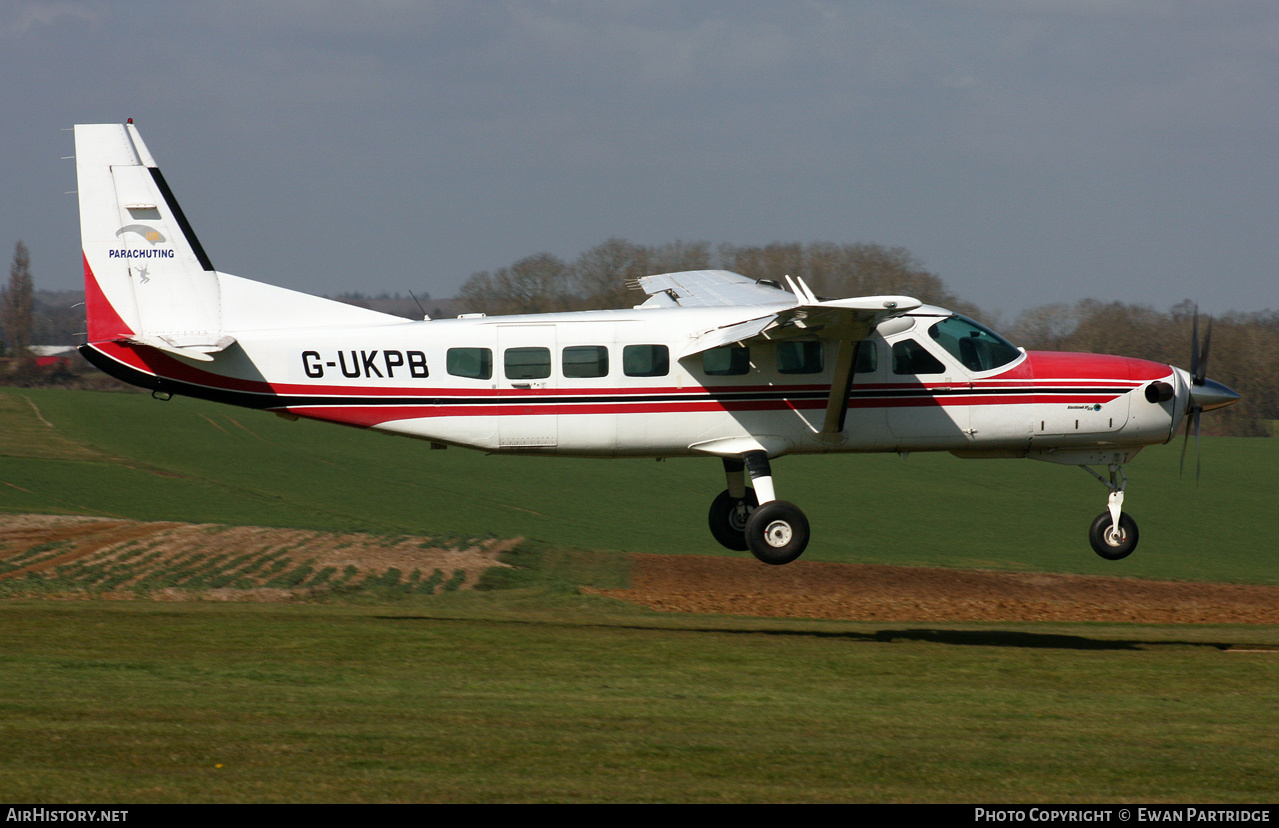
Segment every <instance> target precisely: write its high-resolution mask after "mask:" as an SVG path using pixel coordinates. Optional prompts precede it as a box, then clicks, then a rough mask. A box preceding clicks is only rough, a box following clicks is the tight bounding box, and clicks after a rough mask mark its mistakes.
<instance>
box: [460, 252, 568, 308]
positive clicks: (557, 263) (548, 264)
mask: <svg viewBox="0 0 1279 828" xmlns="http://www.w3.org/2000/svg"><path fill="white" fill-rule="evenodd" d="M570 289H571V286H570V284H569V266H568V265H567V264H565V263H564V262H563V261H562V260H561V259H559V258H558V257H557V256H554V255H552V254H550V253H537V254H535V255H533V256H528V257H526V258H523V259H520V260H519V261H518V262H516V263H515V264H513V265H511V266H510V267H502V268H498V269H497V270H496V271H493V272H492V273H490V272H488V271H482V272H480V273H475V274H473V275H472V276H471V277H470V278H469V279H467V280H466V282H465V283H464V284H463V285H462V288H461V290H459V291H458V294H457V302H458V305H459V306H460V307H462V308H465V310H466V311H468V312H472V313H475V312H479V313H488V314H495V315H496V314H510V313H547V312H550V311H560V310H566V309H568V308H569V307H571V306H572V305H573V304H574V302H573V297H572V294H571V292H570Z"/></svg>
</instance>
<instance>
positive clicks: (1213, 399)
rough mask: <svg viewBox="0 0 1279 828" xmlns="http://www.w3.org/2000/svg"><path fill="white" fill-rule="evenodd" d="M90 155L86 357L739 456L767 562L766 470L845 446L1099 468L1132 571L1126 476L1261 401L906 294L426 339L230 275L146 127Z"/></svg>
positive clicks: (263, 392) (728, 497) (79, 148)
mask: <svg viewBox="0 0 1279 828" xmlns="http://www.w3.org/2000/svg"><path fill="white" fill-rule="evenodd" d="M75 142H76V171H77V176H78V179H79V185H78V191H79V203H80V225H81V235H82V241H83V247H84V251H83V252H84V281H85V297H86V307H87V316H88V339H87V342H86V343H85V344H84V345H83V346H81V350H82V352H83V353H84V355H85V356H86V357H87V358H88V359H89V361H91V362H92V363H93V364H95V365H97V366H98V367H99V368H101V369H102V370H104V371H106V372H107V373H109V374H112V375H114V376H116V377H118V378H120V379H122V380H125V381H126V382H130V383H133V384H135V385H139V386H142V387H144V388H149V389H151V391H152V393H153V395H154V396H157V397H160V398H168V397H170V396H172V395H174V394H182V395H188V396H191V397H199V398H203V399H207V400H214V401H217V402H222V403H229V404H232V405H239V406H245V407H247V408H256V409H262V410H266V411H272V412H275V413H277V414H280V415H282V416H285V417H289V418H294V417H309V418H312V419H316V420H325V421H328V422H333V423H341V424H345V425H354V426H361V427H365V428H371V429H376V430H379V431H385V432H391V433H394V434H402V435H406V436H409V437H417V438H420V439H423V440H428V441H431V442H432V443H433V444H437V445H440V446H448V445H453V446H465V447H468V448H473V449H479V450H481V451H485V452H502V453H518V454H559V455H570V456H581V457H658V458H663V457H680V456H705V457H708V458H719V459H720V460H721V461H722V463H723V468H724V473H725V475H726V477H727V489H726V490H724V491H723V492H722V493H720V495H719V496H718V497H716V498H715V499H714V502H713V504H712V505H711V508H710V514H709V522H710V530H711V534H712V535H714V537H715V539H716V540H717V541H719V542H720V543H721V544H723V545H724V546H726V547H728V548H730V549H735V550H747V549H749V550H750V551H751V552H752V553H753V554H754V555H755V556H756V557H757V558H759V559H760V560H762V561H764V562H766V563H770V564H784V563H788V562H790V561H793V560H794V559H795V558H797V557H798V556H799V555H800V554H801V553H802V552H803V551H804V549H805V547H806V546H807V544H808V540H809V525H808V520H807V518H806V517H805V516H804V513H803V512H802V511H800V509H799V508H798V507H797V506H795V505H793V504H791V503H788V502H786V501H784V500H779V499H778V498H777V496H776V490H775V487H774V481H773V474H772V470H771V467H770V462H769V461H770V460H771V459H772V458H775V457H779V456H781V455H786V454H813V453H825V452H902V453H904V452H912V451H949V452H952V453H953V454H955V455H958V456H960V457H973V458H997V457H1009V458H1012V457H1020V458H1032V459H1037V460H1046V461H1051V462H1054V463H1064V464H1071V465H1078V466H1081V467H1083V468H1085V469H1087V470H1088V471H1089V472H1090V473H1092V474H1093V475H1094V476H1095V477H1096V478H1097V479H1098V480H1100V481H1101V482H1102V483H1103V484H1104V485H1105V486H1106V487H1107V489H1108V490H1109V495H1108V502H1107V508H1106V510H1105V511H1103V512H1102V513H1101V514H1100V515H1098V517H1097V519H1096V520H1095V521H1093V524H1092V526H1091V528H1090V530H1089V537H1090V540H1091V543H1092V546H1093V549H1094V550H1096V552H1097V553H1098V554H1099V555H1101V556H1102V557H1104V558H1109V559H1119V558H1123V557H1125V556H1127V555H1128V554H1129V553H1131V552H1132V550H1133V549H1134V548H1135V547H1136V545H1137V525H1136V523H1135V522H1134V521H1133V520H1132V518H1131V517H1130V516H1128V515H1127V514H1126V513H1124V512H1123V501H1124V489H1125V483H1126V478H1125V476H1124V471H1123V469H1124V464H1125V463H1127V462H1128V461H1129V460H1131V459H1132V458H1133V457H1134V456H1135V455H1136V454H1137V452H1139V451H1140V450H1141V449H1142V448H1143V447H1145V446H1148V445H1153V444H1156V443H1166V442H1168V441H1169V440H1171V439H1172V438H1173V436H1174V435H1175V433H1176V431H1177V429H1178V426H1179V424H1180V422H1181V421H1182V420H1183V418H1184V419H1186V420H1187V425H1186V428H1187V437H1188V436H1189V431H1190V425H1191V422H1192V421H1193V422H1194V425H1195V429H1196V432H1197V431H1198V420H1199V414H1200V413H1201V412H1202V411H1205V410H1208V409H1213V408H1219V407H1221V406H1225V405H1229V404H1230V403H1232V402H1234V401H1235V400H1237V399H1238V398H1239V397H1238V395H1237V394H1235V393H1234V392H1233V391H1231V390H1230V389H1229V388H1227V387H1225V386H1224V385H1221V384H1220V383H1216V382H1213V381H1212V380H1209V379H1207V378H1206V377H1205V375H1204V365H1205V363H1206V357H1207V351H1208V339H1210V336H1211V328H1209V336H1208V337H1205V342H1204V347H1203V351H1202V352H1200V349H1199V346H1198V333H1197V331H1196V334H1195V339H1196V344H1195V345H1194V346H1193V347H1192V351H1193V353H1192V355H1191V369H1190V371H1185V370H1182V369H1180V368H1174V367H1171V366H1168V365H1162V364H1158V363H1154V362H1149V361H1145V360H1140V359H1129V358H1125V357H1119V356H1103V355H1095V354H1076V353H1052V352H1038V351H1036V352H1026V351H1024V350H1022V349H1019V348H1016V347H1014V346H1013V345H1011V344H1010V343H1008V342H1007V341H1006V340H1005V339H1003V338H1002V337H1000V336H999V335H998V334H996V333H994V332H992V331H990V330H988V329H987V328H985V327H983V326H982V325H979V324H977V323H976V322H973V321H972V320H970V319H966V318H964V317H963V316H959V315H957V314H954V313H951V312H950V311H947V310H944V309H942V308H938V307H931V306H928V305H924V304H921V303H920V302H919V301H918V300H917V299H913V298H911V297H909V296H862V297H857V298H850V299H822V298H819V297H817V296H816V295H814V294H813V292H812V291H811V290H810V289H809V288H808V286H807V285H805V284H804V283H803V282H802V281H801V280H792V279H790V278H789V277H783V278H784V285H785V286H783V283H782V282H779V281H771V280H763V281H755V280H752V279H749V278H747V277H745V276H741V275H738V274H736V273H729V272H727V271H721V270H699V271H691V272H684V273H665V274H659V275H654V276H646V277H644V278H642V279H640V280H639V287H640V288H642V289H643V290H644V292H645V293H646V294H647V295H648V299H647V300H646V301H645V302H644V303H643V304H641V305H639V306H637V307H634V308H629V309H619V310H600V311H581V312H574V313H549V314H528V315H513V316H487V317H486V316H483V315H479V314H468V315H464V316H461V317H458V318H456V319H425V320H422V321H412V320H405V319H403V318H400V317H397V316H390V315H386V314H382V313H377V312H375V311H371V310H367V309H364V308H358V307H353V306H351V305H346V304H343V303H340V302H335V301H330V300H327V299H322V298H318V297H314V296H309V295H306V294H303V293H298V292H295V291H291V290H286V289H283V288H278V287H273V286H271V285H267V284H263V283H261V282H255V281H250V280H248V279H243V278H240V277H237V276H231V275H228V274H226V273H221V272H219V271H218V270H216V269H215V268H214V266H213V264H212V262H211V261H210V258H209V256H208V254H207V253H206V252H205V250H204V248H203V247H202V246H201V245H200V242H199V241H198V240H197V238H196V236H195V233H194V232H192V229H191V226H190V225H189V224H188V222H187V219H186V217H185V216H184V215H183V213H182V210H181V208H180V207H179V206H178V203H177V201H176V200H175V199H174V197H173V193H172V192H171V191H170V189H169V186H168V185H167V184H166V183H165V179H164V177H163V176H162V175H161V174H160V170H159V168H158V167H157V166H156V163H155V161H154V160H153V158H152V157H151V154H150V152H148V151H147V148H146V145H144V144H143V142H142V138H141V137H140V136H139V134H138V130H137V128H136V127H135V126H134V124H133V123H132V121H130V122H129V123H126V124H94V125H80V126H77V127H76V128H75ZM779 275H780V274H779ZM1196 327H1197V325H1196ZM1183 451H1184V448H1183ZM1099 469H1100V471H1099ZM748 482H749V485H748Z"/></svg>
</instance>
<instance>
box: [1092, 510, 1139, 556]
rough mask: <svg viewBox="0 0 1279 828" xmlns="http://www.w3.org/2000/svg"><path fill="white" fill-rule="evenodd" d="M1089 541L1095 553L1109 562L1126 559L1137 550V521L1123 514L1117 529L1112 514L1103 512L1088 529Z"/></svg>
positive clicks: (1120, 516)
mask: <svg viewBox="0 0 1279 828" xmlns="http://www.w3.org/2000/svg"><path fill="white" fill-rule="evenodd" d="M1088 541H1089V543H1091V544H1092V549H1093V551H1094V552H1096V553H1097V554H1098V555H1100V556H1102V557H1103V558H1105V559H1106V560H1108V561H1118V560H1121V559H1123V558H1126V557H1128V556H1129V555H1131V554H1132V551H1133V550H1134V549H1136V548H1137V521H1135V520H1133V519H1132V518H1131V517H1129V516H1128V515H1125V514H1121V515H1119V525H1118V526H1117V527H1116V526H1115V522H1114V519H1113V518H1112V517H1111V516H1110V512H1102V513H1101V514H1099V515H1097V519H1096V520H1094V521H1093V522H1092V526H1091V527H1090V528H1089V529H1088Z"/></svg>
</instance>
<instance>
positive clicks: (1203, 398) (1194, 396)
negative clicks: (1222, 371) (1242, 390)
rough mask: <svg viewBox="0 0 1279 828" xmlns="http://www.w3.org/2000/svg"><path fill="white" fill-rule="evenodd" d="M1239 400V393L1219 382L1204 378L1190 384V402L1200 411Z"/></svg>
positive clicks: (1220, 406) (1223, 406)
mask: <svg viewBox="0 0 1279 828" xmlns="http://www.w3.org/2000/svg"><path fill="white" fill-rule="evenodd" d="M1238 401H1239V395H1238V394H1236V393H1235V392H1234V390H1232V389H1231V388H1228V387H1226V386H1225V385H1222V384H1221V383H1219V382H1217V381H1215V380H1210V379H1208V378H1206V377H1205V378H1204V379H1202V380H1200V381H1199V382H1192V383H1191V385H1190V404H1191V405H1192V406H1193V407H1195V408H1198V409H1200V410H1202V411H1211V410H1213V409H1214V408H1225V407H1226V406H1228V405H1231V404H1232V403H1235V402H1238Z"/></svg>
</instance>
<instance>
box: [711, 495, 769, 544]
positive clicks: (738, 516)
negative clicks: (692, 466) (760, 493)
mask: <svg viewBox="0 0 1279 828" xmlns="http://www.w3.org/2000/svg"><path fill="white" fill-rule="evenodd" d="M758 505H759V500H758V499H756V497H755V490H754V489H747V490H746V497H744V498H740V499H739V498H736V497H733V496H732V495H731V494H729V493H728V489H725V490H724V491H722V492H720V493H719V497H717V498H715V502H714V503H712V504H711V510H710V513H709V514H707V515H706V522H707V523H709V524H710V527H711V534H712V535H714V536H715V540H717V541H719V542H720V545H721V546H724V547H725V548H727V549H732V550H733V551H734V552H745V551H746V550H747V549H749V548H750V547H749V546H747V545H746V521H747V519H748V518H749V517H750V513H751V512H752V511H754V509H755V507H756V506H758ZM741 506H745V508H744V509H741V508H739V507H741Z"/></svg>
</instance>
